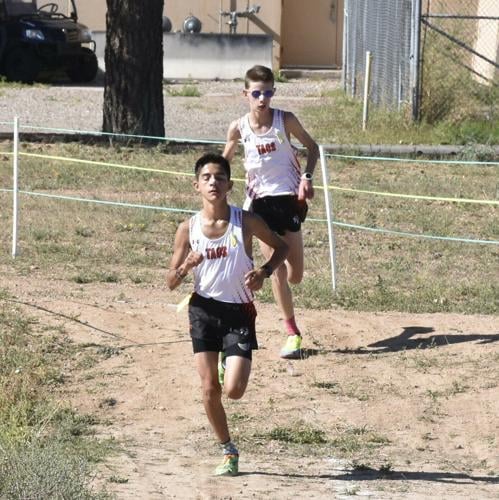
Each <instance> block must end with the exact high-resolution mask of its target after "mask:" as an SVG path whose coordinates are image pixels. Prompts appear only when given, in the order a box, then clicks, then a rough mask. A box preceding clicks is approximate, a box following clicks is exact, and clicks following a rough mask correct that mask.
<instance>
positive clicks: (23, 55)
mask: <svg viewBox="0 0 499 500" xmlns="http://www.w3.org/2000/svg"><path fill="white" fill-rule="evenodd" d="M40 69H41V61H40V59H39V58H38V57H37V56H36V54H34V53H33V51H31V50H30V49H22V48H20V47H19V48H17V49H14V50H12V51H11V52H10V53H9V54H7V56H6V58H5V77H6V78H7V80H9V81H11V82H22V83H29V84H32V83H33V82H34V81H35V79H36V76H37V75H38V73H39V72H40Z"/></svg>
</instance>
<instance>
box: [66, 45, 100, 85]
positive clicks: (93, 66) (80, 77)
mask: <svg viewBox="0 0 499 500" xmlns="http://www.w3.org/2000/svg"><path fill="white" fill-rule="evenodd" d="M98 69H99V65H98V63H97V56H96V55H95V54H94V53H93V52H92V51H91V50H90V49H87V48H86V47H83V48H82V49H81V52H80V54H79V55H78V56H77V57H76V58H75V60H74V61H73V63H72V64H71V65H70V66H69V67H68V69H67V71H66V72H67V74H68V76H69V78H70V79H71V81H72V82H75V83H87V82H91V81H92V80H93V79H94V78H95V77H96V76H97V70H98Z"/></svg>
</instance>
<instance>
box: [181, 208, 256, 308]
mask: <svg viewBox="0 0 499 500" xmlns="http://www.w3.org/2000/svg"><path fill="white" fill-rule="evenodd" d="M242 217H243V216H242V210H241V209H240V208H237V207H234V206H230V221H229V225H228V226H227V230H226V231H225V234H224V235H222V236H220V237H219V238H216V239H210V238H207V237H206V236H205V235H204V234H203V230H202V228H201V220H202V216H201V212H198V213H197V214H196V215H194V216H193V217H191V219H190V221H189V240H190V243H191V248H192V250H194V251H195V252H199V253H200V254H201V255H203V256H204V259H203V261H202V262H201V263H200V264H199V265H198V266H196V267H195V268H194V269H193V272H194V290H195V291H196V293H198V294H199V295H201V296H202V297H205V298H212V299H215V300H219V301H220V302H231V303H237V304H241V303H245V302H251V301H252V300H253V292H252V291H251V290H250V289H249V288H248V287H247V286H246V285H245V283H244V276H245V275H246V273H247V272H249V271H251V269H253V259H252V258H250V257H248V255H247V254H246V250H245V248H244V239H243V228H242V220H243V219H242Z"/></svg>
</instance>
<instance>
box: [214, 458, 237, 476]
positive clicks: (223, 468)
mask: <svg viewBox="0 0 499 500" xmlns="http://www.w3.org/2000/svg"><path fill="white" fill-rule="evenodd" d="M238 473H239V455H231V454H227V455H224V460H223V462H222V463H221V464H220V465H219V466H218V467H217V468H216V469H215V476H237V474H238Z"/></svg>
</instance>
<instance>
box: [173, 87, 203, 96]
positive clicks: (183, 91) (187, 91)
mask: <svg viewBox="0 0 499 500" xmlns="http://www.w3.org/2000/svg"><path fill="white" fill-rule="evenodd" d="M166 92H167V93H168V95H169V96H171V97H200V96H201V93H200V92H199V89H198V88H197V87H196V86H195V85H182V87H181V88H180V89H176V88H174V87H173V86H171V85H169V86H167V87H166Z"/></svg>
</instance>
